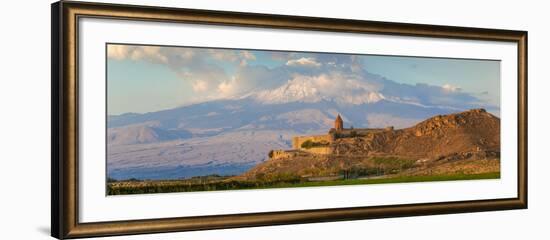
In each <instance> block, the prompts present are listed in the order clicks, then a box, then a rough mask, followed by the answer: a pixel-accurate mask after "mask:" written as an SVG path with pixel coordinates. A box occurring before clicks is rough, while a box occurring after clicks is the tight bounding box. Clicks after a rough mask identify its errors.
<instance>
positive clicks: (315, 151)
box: [302, 147, 332, 155]
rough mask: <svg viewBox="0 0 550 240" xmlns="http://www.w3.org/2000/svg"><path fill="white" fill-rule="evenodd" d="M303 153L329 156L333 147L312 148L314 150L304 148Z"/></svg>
mask: <svg viewBox="0 0 550 240" xmlns="http://www.w3.org/2000/svg"><path fill="white" fill-rule="evenodd" d="M302 151H305V152H309V153H313V154H321V155H327V154H331V153H332V148H331V147H312V148H307V149H306V148H302Z"/></svg>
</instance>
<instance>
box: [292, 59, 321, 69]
mask: <svg viewBox="0 0 550 240" xmlns="http://www.w3.org/2000/svg"><path fill="white" fill-rule="evenodd" d="M286 65H287V66H308V67H320V66H321V63H319V62H317V61H315V58H311V57H302V58H298V59H291V60H288V61H287V62H286Z"/></svg>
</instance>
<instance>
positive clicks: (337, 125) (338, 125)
mask: <svg viewBox="0 0 550 240" xmlns="http://www.w3.org/2000/svg"><path fill="white" fill-rule="evenodd" d="M334 129H336V131H341V130H344V121H342V117H340V114H338V116H337V117H336V120H334Z"/></svg>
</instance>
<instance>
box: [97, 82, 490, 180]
mask: <svg viewBox="0 0 550 240" xmlns="http://www.w3.org/2000/svg"><path fill="white" fill-rule="evenodd" d="M369 76H370V75H369ZM335 79H337V81H336V82H337V83H338V84H334V81H335ZM475 100H476V99H475V98H473V97H472V96H470V95H468V94H464V93H461V92H455V91H448V90H446V89H444V88H442V87H437V86H430V85H425V84H420V85H414V86H413V85H407V84H400V83H396V82H393V81H390V80H386V79H384V78H381V77H379V76H375V75H373V76H370V78H369V79H368V80H365V79H359V78H357V77H355V76H353V75H338V74H332V75H320V76H316V77H315V76H301V75H296V76H294V77H293V78H292V79H290V80H288V81H287V82H285V83H284V84H282V85H280V86H277V87H274V88H272V89H267V90H266V89H264V90H260V91H250V92H248V93H246V94H242V95H241V96H236V97H232V98H225V99H218V100H213V101H208V102H202V103H197V104H192V105H188V106H182V107H178V108H174V109H168V110H162V111H157V112H150V113H143V114H136V113H128V114H122V115H117V116H109V117H108V130H107V132H108V149H107V153H108V174H109V176H110V177H114V178H117V179H126V178H141V179H146V178H167V177H169V178H181V177H191V176H196V175H205V174H239V173H241V172H244V171H246V170H248V169H249V168H251V167H253V166H255V165H256V164H258V163H260V162H262V161H264V160H265V159H266V156H267V154H268V152H269V151H270V150H272V149H285V148H290V144H291V139H292V137H293V136H297V135H305V134H319V133H326V132H327V131H328V130H329V129H330V128H331V127H332V124H333V120H334V118H335V117H336V115H337V114H340V115H341V116H342V118H343V119H344V126H345V127H350V126H354V127H357V128H364V127H369V128H376V127H387V126H394V127H396V128H404V127H408V126H412V125H414V124H416V123H418V122H419V121H421V120H423V119H426V118H428V117H431V116H434V115H438V114H449V113H453V112H458V111H462V110H466V109H471V108H479V107H484V108H486V109H487V110H489V111H491V109H496V110H498V109H497V108H491V106H480V105H476V104H477V103H476V101H475ZM441 103H445V104H441Z"/></svg>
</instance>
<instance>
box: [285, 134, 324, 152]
mask: <svg viewBox="0 0 550 240" xmlns="http://www.w3.org/2000/svg"><path fill="white" fill-rule="evenodd" d="M307 140H310V141H312V142H318V143H325V144H328V143H330V142H331V137H330V135H329V134H323V135H312V136H298V137H293V138H292V149H300V148H301V147H302V143H304V142H305V141H307Z"/></svg>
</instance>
